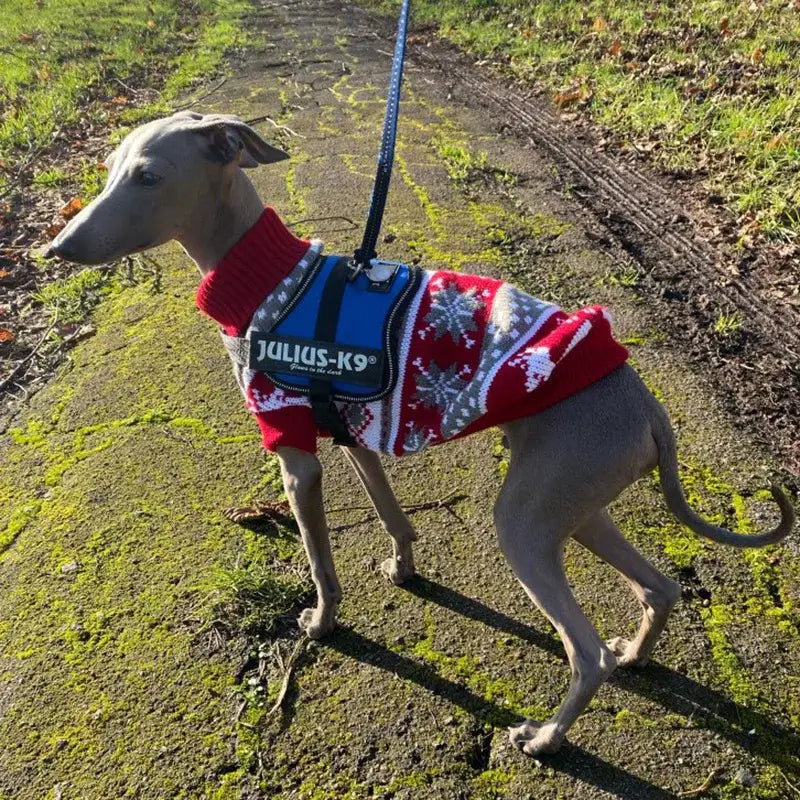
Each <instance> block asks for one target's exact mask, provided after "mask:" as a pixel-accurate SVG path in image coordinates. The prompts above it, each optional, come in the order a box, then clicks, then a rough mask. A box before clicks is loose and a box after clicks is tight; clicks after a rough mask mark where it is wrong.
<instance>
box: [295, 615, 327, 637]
mask: <svg viewBox="0 0 800 800" xmlns="http://www.w3.org/2000/svg"><path fill="white" fill-rule="evenodd" d="M297 625H298V626H299V628H300V630H301V631H305V634H306V636H308V638H309V639H322V638H323V637H324V636H327V635H328V634H329V633H331V632H332V631H333V629H334V628H335V627H336V617H335V615H333V614H324V613H320V612H319V609H317V608H304V609H303V610H302V611H301V612H300V616H299V617H298V618H297Z"/></svg>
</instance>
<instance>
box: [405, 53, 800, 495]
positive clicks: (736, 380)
mask: <svg viewBox="0 0 800 800" xmlns="http://www.w3.org/2000/svg"><path fill="white" fill-rule="evenodd" d="M411 57H412V61H416V62H417V63H418V64H424V65H426V66H427V67H429V68H432V69H435V70H437V71H438V72H439V73H440V74H441V75H442V76H443V77H442V83H443V85H444V86H446V87H447V91H448V93H451V94H452V95H453V96H454V97H456V98H458V99H459V100H461V101H462V102H463V103H464V104H465V105H468V106H469V105H473V106H474V105H475V104H476V103H477V104H482V105H484V106H485V107H487V108H489V109H490V110H491V112H492V115H493V117H494V119H495V120H496V124H497V127H498V129H499V130H500V131H501V132H503V133H505V134H506V135H507V134H508V133H513V134H515V135H517V136H523V137H527V138H529V140H530V141H531V142H532V143H533V146H534V147H535V148H536V149H537V150H539V151H540V152H543V153H544V154H545V156H546V157H547V158H548V159H549V160H550V161H552V162H554V164H555V165H556V167H557V169H558V173H559V178H560V182H561V184H562V185H568V186H571V187H572V189H573V192H572V193H573V194H574V196H575V197H576V198H577V200H578V201H579V202H580V204H581V205H582V206H583V207H584V209H586V210H588V211H589V212H590V214H591V215H592V216H594V217H595V218H596V219H597V221H598V222H599V223H600V224H601V225H602V226H603V227H604V228H605V229H606V230H607V231H608V232H609V233H610V234H611V236H612V238H613V239H614V240H615V241H616V242H617V244H618V245H619V246H620V247H621V248H622V249H623V250H625V251H626V252H627V253H629V254H630V255H631V256H632V257H633V258H634V259H635V260H636V262H637V263H638V264H639V265H640V266H641V267H642V269H643V274H644V280H643V282H642V285H641V286H640V287H639V293H640V295H641V297H642V298H643V299H644V300H646V301H647V302H648V303H649V304H651V305H653V306H655V310H656V311H657V312H658V313H659V315H660V316H661V317H662V319H663V327H664V329H665V330H666V331H667V332H669V333H670V336H671V339H672V341H673V343H674V344H675V345H676V346H678V347H680V348H681V350H682V351H683V352H686V350H687V347H688V350H689V355H690V356H691V357H692V358H693V359H695V360H697V361H699V362H700V364H701V366H702V368H706V369H707V368H708V367H709V366H710V367H711V368H712V369H713V371H714V373H716V374H714V375H712V376H711V377H712V380H713V381H714V383H715V385H716V386H717V387H719V388H720V390H721V394H722V396H723V399H724V400H725V405H726V407H727V410H728V411H730V413H731V414H732V416H734V417H735V418H736V420H737V422H738V423H739V424H740V425H743V426H746V427H747V429H748V431H749V432H750V433H751V435H752V436H753V437H754V438H755V439H756V440H758V441H759V442H760V443H761V444H763V445H764V446H766V447H767V448H768V449H769V450H771V451H772V452H773V453H774V454H776V455H777V456H778V459H779V460H780V461H781V462H782V466H785V467H787V468H788V469H789V470H790V471H791V472H792V473H793V474H794V476H795V478H796V476H797V475H800V306H794V305H792V303H791V302H788V301H785V300H784V301H781V300H779V299H777V298H775V297H771V296H770V290H771V285H770V282H769V275H768V274H767V275H764V274H763V269H758V267H764V263H763V262H764V261H765V260H766V259H762V261H761V262H760V263H759V262H758V258H759V255H758V254H756V264H755V267H756V268H754V269H750V268H749V267H748V266H747V258H746V257H745V258H743V257H742V254H737V253H736V252H735V251H734V250H733V249H732V248H731V247H729V246H726V245H725V244H717V243H715V242H713V241H710V240H709V237H708V236H707V235H706V234H705V232H704V223H703V222H702V221H698V218H699V219H702V216H703V215H705V216H706V217H707V216H708V212H707V211H706V212H704V211H703V209H702V208H699V204H698V203H697V201H694V200H690V199H689V198H688V197H677V196H675V191H676V190H675V188H674V187H672V188H671V187H669V185H668V181H667V180H665V179H660V178H659V177H658V176H656V175H654V174H652V173H650V172H648V171H647V169H646V168H638V167H636V166H634V165H631V164H628V163H625V161H624V160H623V159H622V158H616V157H614V156H612V155H609V154H608V153H606V152H603V151H602V150H601V149H600V148H599V147H597V146H596V145H595V144H594V143H593V142H592V141H591V140H590V137H587V136H584V135H582V134H583V133H584V131H583V130H578V129H576V128H573V127H570V126H569V124H568V123H565V122H563V121H562V120H560V119H559V118H558V116H557V114H555V113H554V112H553V111H552V110H551V109H550V108H549V103H548V102H547V101H545V100H541V99H537V98H536V97H533V96H531V89H530V87H524V86H521V85H520V84H518V83H513V82H509V81H507V80H504V79H503V78H502V77H497V76H495V75H492V74H491V73H489V72H488V71H486V70H482V69H481V68H480V67H476V66H475V64H474V63H473V62H472V60H471V59H470V58H469V57H468V56H466V55H465V54H463V53H461V52H460V51H458V50H456V48H454V47H451V46H450V45H447V44H446V43H442V42H438V41H430V42H426V45H425V46H420V45H419V44H417V45H414V46H412V47H411ZM687 193H688V192H687ZM740 264H744V265H745V266H744V268H742V269H740ZM731 309H735V310H736V311H737V312H738V313H739V314H740V315H741V318H742V323H743V324H742V330H741V331H738V332H737V333H736V334H735V335H734V336H732V337H730V338H728V339H727V340H726V339H723V337H717V336H715V335H714V333H713V327H714V324H715V321H716V320H717V319H719V315H720V314H722V313H727V312H729V311H730V310H731ZM795 485H796V484H795Z"/></svg>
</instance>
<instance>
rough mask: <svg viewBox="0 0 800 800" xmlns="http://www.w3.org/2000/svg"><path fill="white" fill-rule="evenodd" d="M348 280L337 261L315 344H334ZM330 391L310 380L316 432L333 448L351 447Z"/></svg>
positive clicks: (347, 270)
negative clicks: (329, 439) (326, 435)
mask: <svg viewBox="0 0 800 800" xmlns="http://www.w3.org/2000/svg"><path fill="white" fill-rule="evenodd" d="M349 277H350V266H349V264H348V259H346V258H340V259H339V260H338V261H337V262H336V265H335V266H334V267H333V269H332V270H331V274H330V276H329V277H328V280H327V281H326V282H325V289H324V290H323V292H322V299H321V300H320V305H319V314H318V315H317V323H316V325H315V327H314V339H315V340H316V341H318V342H334V341H335V340H336V326H337V324H338V322H339V312H340V311H341V308H342V299H343V298H344V290H345V287H346V286H347V281H348V279H349ZM332 388H333V387H332V386H331V381H330V379H327V380H326V379H325V378H322V377H320V376H318V375H315V376H314V377H312V378H311V389H310V391H309V399H310V400H311V410H312V412H313V414H314V421H315V422H316V423H317V427H318V428H323V429H324V430H327V431H329V432H330V433H331V435H332V436H333V441H334V443H335V444H341V445H346V446H347V447H355V445H356V442H355V440H354V439H353V437H352V436H351V435H350V432H349V431H348V430H347V427H346V426H345V424H344V421H343V420H342V415H341V414H340V413H339V410H338V409H337V408H336V405H335V404H334V402H333V392H332Z"/></svg>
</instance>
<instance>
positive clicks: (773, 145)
mask: <svg viewBox="0 0 800 800" xmlns="http://www.w3.org/2000/svg"><path fill="white" fill-rule="evenodd" d="M787 144H789V139H788V137H786V136H784V134H782V133H779V134H777V136H773V137H772V138H771V139H770V140H769V141H768V142H767V145H766V147H765V148H764V149H765V150H766V151H767V152H772V151H773V150H777V149H778V148H779V147H784V146H785V145H787Z"/></svg>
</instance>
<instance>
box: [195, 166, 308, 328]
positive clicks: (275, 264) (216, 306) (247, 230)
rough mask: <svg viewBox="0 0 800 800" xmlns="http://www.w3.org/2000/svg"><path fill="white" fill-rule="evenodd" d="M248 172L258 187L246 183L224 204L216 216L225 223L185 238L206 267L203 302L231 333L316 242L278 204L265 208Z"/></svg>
mask: <svg viewBox="0 0 800 800" xmlns="http://www.w3.org/2000/svg"><path fill="white" fill-rule="evenodd" d="M239 172H240V173H241V170H240V171H239ZM242 178H243V180H244V181H245V182H246V184H247V185H249V188H250V190H252V191H247V187H246V186H243V187H242V194H241V195H239V198H240V200H239V201H238V202H237V204H236V205H234V204H233V203H230V204H225V205H222V204H221V205H220V207H219V208H218V209H217V212H216V214H215V216H214V220H213V222H214V225H215V226H216V225H221V226H223V228H222V229H219V228H218V229H217V230H212V226H211V222H209V226H208V234H207V235H202V234H200V235H198V236H197V237H196V238H194V239H193V240H192V242H191V243H190V242H189V241H185V240H183V241H181V244H182V245H183V246H184V248H185V249H186V251H187V252H188V253H189V255H190V256H191V257H192V259H193V260H194V261H195V262H196V263H197V265H198V267H199V268H200V271H201V272H202V273H203V280H202V281H201V282H200V286H199V287H198V290H197V297H196V302H197V305H198V307H199V308H200V310H201V311H203V312H204V313H205V314H208V316H210V317H211V318H212V319H214V320H215V321H216V322H218V323H219V324H220V325H222V327H223V328H224V329H225V330H226V332H227V333H229V334H236V333H237V332H238V331H239V330H241V329H242V328H243V327H244V326H245V325H246V324H247V323H248V322H249V320H250V318H251V317H252V315H253V313H254V312H255V310H256V309H257V308H258V307H259V305H261V303H262V301H263V300H264V298H265V297H266V296H267V295H268V294H269V293H270V292H272V291H273V290H274V289H275V288H276V287H277V286H278V284H279V283H280V282H281V281H282V280H283V279H284V278H285V277H286V276H287V275H288V274H289V273H290V272H291V271H292V269H294V267H295V266H296V265H297V263H298V262H299V261H300V259H302V257H303V256H304V255H305V254H306V252H307V251H308V248H309V247H310V246H311V242H309V241H307V240H306V239H300V238H298V237H297V236H295V235H294V234H293V233H292V232H291V231H290V230H289V229H288V228H287V227H286V225H285V224H284V223H283V221H282V220H281V218H280V217H279V216H278V215H277V213H276V212H275V211H274V209H272V208H270V207H269V206H268V207H267V208H264V206H263V205H262V204H261V201H260V200H259V198H258V195H257V194H256V191H255V189H254V188H253V186H252V184H251V183H250V181H249V179H247V178H246V177H245V176H244V175H242ZM228 196H229V197H231V198H233V197H235V196H236V195H235V194H234V193H230V194H229V195H228ZM226 224H227V225H228V226H229V228H228V229H225V228H224V225H226Z"/></svg>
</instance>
